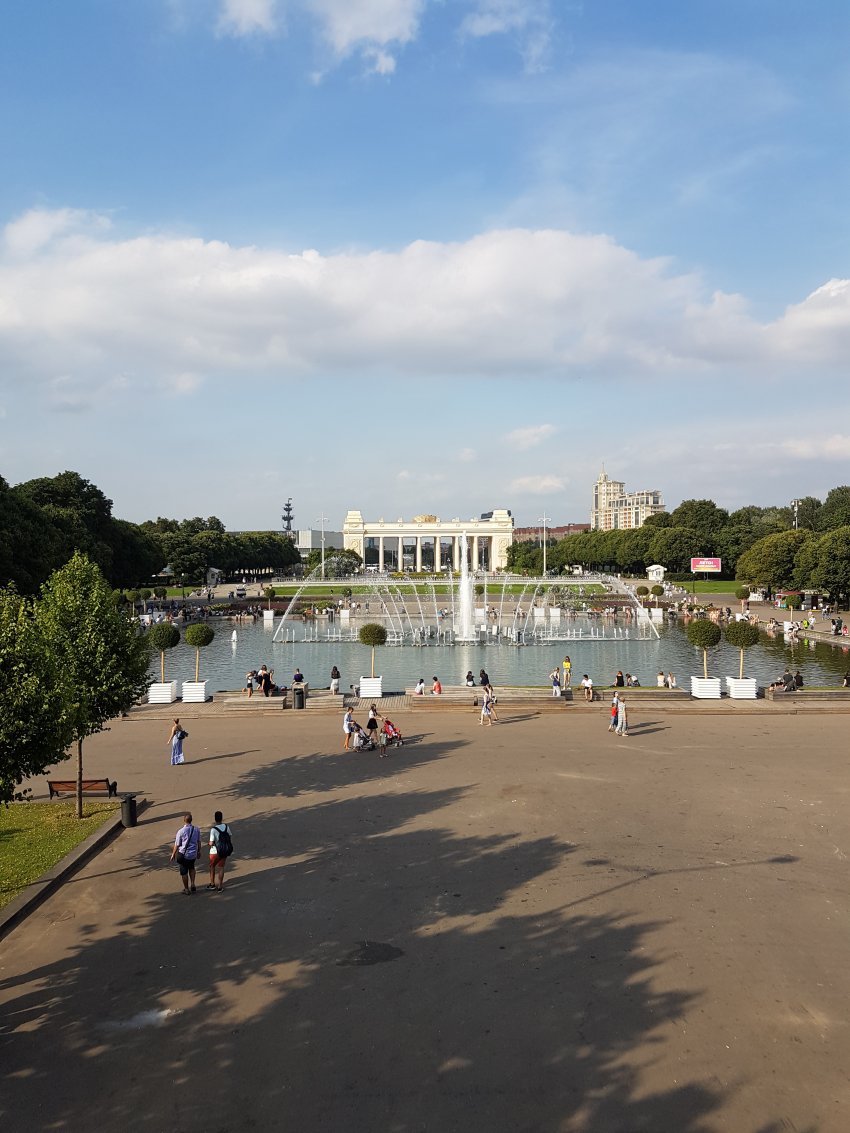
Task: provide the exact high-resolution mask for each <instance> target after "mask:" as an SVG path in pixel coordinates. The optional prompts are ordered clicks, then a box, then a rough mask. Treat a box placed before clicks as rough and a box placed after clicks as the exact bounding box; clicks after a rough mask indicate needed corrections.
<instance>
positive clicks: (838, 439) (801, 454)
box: [781, 433, 850, 460]
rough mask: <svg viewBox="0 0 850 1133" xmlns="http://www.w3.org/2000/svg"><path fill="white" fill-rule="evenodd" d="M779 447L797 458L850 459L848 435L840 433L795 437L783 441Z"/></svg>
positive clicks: (849, 438)
mask: <svg viewBox="0 0 850 1133" xmlns="http://www.w3.org/2000/svg"><path fill="white" fill-rule="evenodd" d="M781 448H782V449H783V450H784V452H785V453H786V454H787V455H788V456H793V457H797V458H798V459H799V460H850V437H848V436H845V435H843V434H842V433H834V434H833V435H832V436H831V437H799V438H798V437H795V438H793V439H792V440H787V441H783V442H782V444H781Z"/></svg>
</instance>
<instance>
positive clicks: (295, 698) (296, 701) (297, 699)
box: [292, 685, 304, 708]
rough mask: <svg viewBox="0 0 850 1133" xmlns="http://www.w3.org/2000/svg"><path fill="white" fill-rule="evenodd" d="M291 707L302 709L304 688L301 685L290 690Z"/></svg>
mask: <svg viewBox="0 0 850 1133" xmlns="http://www.w3.org/2000/svg"><path fill="white" fill-rule="evenodd" d="M292 707H293V708H303V707H304V688H303V686H302V685H296V686H295V687H294V688H293V690H292Z"/></svg>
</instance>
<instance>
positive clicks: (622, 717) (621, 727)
mask: <svg viewBox="0 0 850 1133" xmlns="http://www.w3.org/2000/svg"><path fill="white" fill-rule="evenodd" d="M628 734H629V713H628V709H627V708H626V698H625V697H624V696H621V697H620V703H619V704H618V705H617V735H618V736H628Z"/></svg>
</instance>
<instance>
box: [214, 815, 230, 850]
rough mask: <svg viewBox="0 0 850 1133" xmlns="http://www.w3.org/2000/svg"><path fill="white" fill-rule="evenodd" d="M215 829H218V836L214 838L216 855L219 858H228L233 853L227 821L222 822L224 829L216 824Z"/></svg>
mask: <svg viewBox="0 0 850 1133" xmlns="http://www.w3.org/2000/svg"><path fill="white" fill-rule="evenodd" d="M215 829H216V830H217V831H218V836H217V837H216V840H215V846H216V849H217V850H218V856H219V857H220V858H229V857H230V855H231V854H232V853H233V839H232V838H231V837H230V830H229V829H228V826H227V823H224V829H222V827H221V826H216V827H215Z"/></svg>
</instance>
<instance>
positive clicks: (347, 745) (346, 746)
mask: <svg viewBox="0 0 850 1133" xmlns="http://www.w3.org/2000/svg"><path fill="white" fill-rule="evenodd" d="M353 731H354V709H353V708H346V710H345V715H344V716H343V718H342V733H343V735H344V736H345V740H344V742H343V745H342V750H343V751H349V750H350V749H351V733H352V732H353Z"/></svg>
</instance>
